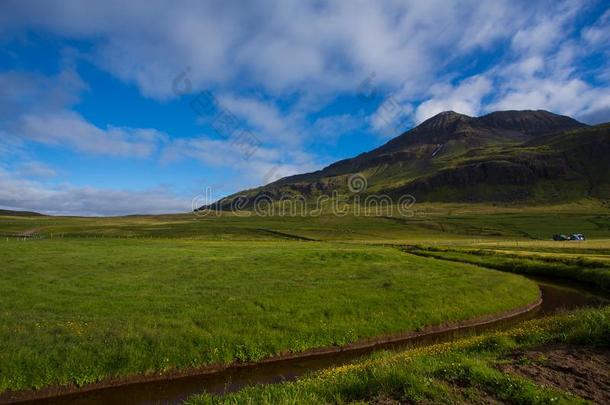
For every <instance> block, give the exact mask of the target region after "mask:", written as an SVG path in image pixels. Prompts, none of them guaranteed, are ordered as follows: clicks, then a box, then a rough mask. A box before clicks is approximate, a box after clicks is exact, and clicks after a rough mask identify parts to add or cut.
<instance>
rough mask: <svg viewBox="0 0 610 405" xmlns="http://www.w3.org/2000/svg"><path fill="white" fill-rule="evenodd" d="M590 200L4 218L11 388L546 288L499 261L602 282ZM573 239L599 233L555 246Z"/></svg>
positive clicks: (208, 358) (1, 384)
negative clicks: (359, 212)
mask: <svg viewBox="0 0 610 405" xmlns="http://www.w3.org/2000/svg"><path fill="white" fill-rule="evenodd" d="M591 204H593V203H584V204H583V205H567V206H557V207H552V208H548V207H547V208H546V209H540V208H536V207H532V208H529V209H524V208H519V207H491V206H466V205H451V206H449V205H422V206H421V207H420V208H418V211H417V212H415V213H414V215H413V216H407V217H397V216H386V217H369V216H352V215H347V216H345V217H336V216H332V215H328V214H324V215H320V216H318V217H306V218H301V217H286V216H274V217H257V216H250V217H247V216H235V215H229V214H223V215H218V216H216V215H210V216H206V217H198V216H195V215H193V214H183V215H160V216H129V217H115V218H82V217H50V216H15V215H10V216H9V215H5V216H0V235H1V238H2V239H0V263H2V267H1V269H0V321H1V322H0V341H2V346H1V347H0V392H3V391H4V392H6V391H18V390H29V389H39V388H43V387H47V386H54V385H65V384H73V385H77V386H81V385H84V384H87V383H92V382H96V381H100V380H104V379H107V378H110V377H124V376H133V375H142V374H152V373H163V372H170V371H174V370H185V369H190V368H198V367H203V366H206V365H214V364H227V363H231V362H234V361H238V362H251V361H257V360H261V359H263V358H267V357H270V356H275V355H279V354H282V353H288V352H293V353H297V352H302V351H305V350H308V349H312V348H317V347H322V346H331V345H343V344H347V343H350V342H355V341H358V340H362V339H367V338H373V337H376V336H382V335H388V334H393V333H399V332H405V331H415V330H421V329H422V328H424V327H426V326H431V325H439V324H446V323H451V322H455V321H459V320H466V319H470V318H473V317H477V316H480V315H484V314H491V313H498V312H502V311H507V310H510V309H514V308H517V307H521V306H523V305H525V304H528V303H531V302H533V301H535V300H536V298H537V297H538V294H539V292H538V289H537V287H536V285H535V283H533V282H531V281H529V280H527V279H525V278H523V277H521V276H519V275H517V274H509V273H506V272H501V271H494V270H492V269H490V268H496V269H498V270H514V268H513V267H514V265H515V264H516V263H517V261H518V260H520V261H521V262H522V263H524V262H526V264H527V265H528V266H529V268H537V269H538V268H545V269H547V270H548V271H550V272H551V273H552V271H560V273H561V274H564V275H565V274H568V273H569V274H580V273H582V274H591V273H595V277H602V278H603V277H606V275H607V273H606V264H605V260H606V259H608V258H610V239H608V238H609V236H610V232H609V229H610V212H609V211H608V210H607V208H605V207H602V206H599V205H595V206H592V205H591ZM569 232H582V233H585V234H586V235H587V236H588V237H589V239H590V240H588V241H586V242H583V243H563V242H562V243H556V242H550V241H549V240H548V239H549V238H550V236H551V235H552V234H553V233H569ZM415 245H417V246H418V249H419V251H418V252H413V251H411V252H409V250H408V249H407V248H405V247H406V246H410V248H411V249H412V248H413V246H415ZM473 252H478V253H476V254H475V253H473ZM481 252H484V253H481ZM414 253H417V254H414ZM423 253H425V254H423ZM452 255H453V256H452ZM519 255H527V257H526V258H524V257H525V256H523V257H520V256H519ZM518 256H519V257H518ZM558 257H561V258H562V259H561V260H559V259H557V258H558ZM439 259H442V260H439ZM447 259H449V260H447ZM517 264H518V263H517ZM481 266H483V267H481ZM524 266H525V265H524ZM484 267H486V268H484ZM508 267H511V268H510V269H509V268H508ZM558 269H559V270H558ZM579 272H580V273H579ZM523 273H527V271H523ZM550 275H554V274H550ZM583 277H584V276H583ZM583 277H580V278H583ZM587 277H589V276H587ZM573 279H579V276H575V277H573ZM265 392H266V391H261V395H267V393H265ZM257 395H258V394H257ZM307 395H309V394H307ZM316 395H317V394H316ZM230 398H242V397H239V395H238V396H236V397H230ZM312 398H313V397H312ZM316 398H317V397H316ZM321 398H326V397H321ZM338 398H339V397H338ZM207 400H208V398H206V399H205V401H207ZM216 400H217V399H213V401H216ZM237 402H240V401H237Z"/></svg>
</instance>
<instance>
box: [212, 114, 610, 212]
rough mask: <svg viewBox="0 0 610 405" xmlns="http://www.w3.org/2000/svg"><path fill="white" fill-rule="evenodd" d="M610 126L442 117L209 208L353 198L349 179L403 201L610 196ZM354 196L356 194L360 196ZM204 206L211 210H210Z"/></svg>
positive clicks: (550, 117) (536, 118)
mask: <svg viewBox="0 0 610 405" xmlns="http://www.w3.org/2000/svg"><path fill="white" fill-rule="evenodd" d="M608 156H610V125H608V124H604V125H598V126H594V127H591V126H588V125H586V124H583V123H581V122H578V121H576V120H575V119H573V118H570V117H566V116H562V115H557V114H553V113H551V112H548V111H542V110H538V111H530V110H528V111H498V112H493V113H490V114H487V115H484V116H481V117H470V116H467V115H464V114H458V113H456V112H454V111H446V112H442V113H440V114H438V115H436V116H434V117H432V118H430V119H428V120H426V121H424V122H422V123H421V124H420V125H418V126H417V127H415V128H413V129H411V130H409V131H407V132H405V133H403V134H401V135H399V136H398V137H396V138H394V139H392V140H390V141H389V142H387V143H386V144H384V145H382V146H380V147H379V148H376V149H374V150H372V151H370V152H366V153H363V154H361V155H358V156H356V157H354V158H350V159H345V160H341V161H338V162H335V163H333V164H331V165H329V166H328V167H325V168H324V169H322V170H319V171H316V172H313V173H306V174H300V175H296V176H290V177H285V178H282V179H280V180H278V181H275V182H273V183H270V184H267V185H265V186H262V187H258V188H255V189H251V190H246V191H243V192H240V193H236V194H234V195H232V196H228V197H226V198H223V199H221V200H219V201H217V202H216V203H214V204H212V205H210V206H208V207H206V208H216V209H217V208H222V209H227V208H229V207H230V206H231V204H233V203H234V202H235V201H236V200H235V199H236V197H237V196H241V197H243V198H242V201H241V203H240V205H242V206H248V205H249V204H252V202H253V201H254V199H255V198H257V197H261V196H265V197H266V198H269V199H271V200H279V199H281V198H292V197H303V198H305V199H306V200H312V199H313V198H316V197H318V196H321V195H331V194H332V193H333V192H337V193H341V194H345V193H348V194H349V193H350V192H352V191H353V190H349V188H348V181H349V179H350V178H351V177H352V176H353V175H355V174H358V175H360V176H363V177H364V178H365V179H366V182H367V185H366V189H365V190H362V191H361V192H360V194H361V195H362V196H367V195H372V194H385V195H388V196H390V197H391V198H392V199H393V200H395V201H396V199H398V198H399V197H400V196H401V195H405V194H411V195H413V196H414V197H415V198H416V199H417V201H440V202H533V203H551V202H561V201H565V200H577V199H580V198H583V197H593V198H602V199H606V198H609V197H610V163H609V162H608V158H607V157H608ZM352 194H353V193H352ZM202 208H203V207H202Z"/></svg>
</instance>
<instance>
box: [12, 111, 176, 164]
mask: <svg viewBox="0 0 610 405" xmlns="http://www.w3.org/2000/svg"><path fill="white" fill-rule="evenodd" d="M19 130H20V133H21V134H23V136H25V137H27V138H29V139H31V140H34V141H37V142H41V143H45V144H49V145H57V146H62V147H66V146H67V147H71V148H73V149H75V150H77V151H81V152H86V153H91V154H99V155H109V156H119V157H147V156H150V155H151V154H152V153H153V152H154V151H155V150H156V149H157V147H158V144H159V143H160V142H163V141H165V140H166V139H167V136H166V135H165V134H163V133H161V132H159V131H157V130H154V129H142V128H122V127H111V126H109V127H107V128H105V129H103V128H99V127H97V126H95V125H93V124H91V123H89V122H88V121H86V120H85V119H83V118H82V117H81V116H80V115H78V114H76V113H74V112H70V111H65V112H61V113H55V114H39V115H31V114H28V115H25V116H23V117H22V119H21V125H20V126H19Z"/></svg>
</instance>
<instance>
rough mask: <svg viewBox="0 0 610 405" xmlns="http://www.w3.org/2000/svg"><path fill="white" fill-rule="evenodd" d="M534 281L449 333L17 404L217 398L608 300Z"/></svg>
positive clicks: (93, 404)
mask: <svg viewBox="0 0 610 405" xmlns="http://www.w3.org/2000/svg"><path fill="white" fill-rule="evenodd" d="M534 281H536V282H537V283H538V285H539V287H540V291H541V297H542V302H541V304H540V305H538V306H536V307H534V308H533V309H531V310H528V311H526V312H524V313H520V314H518V315H515V316H511V317H509V318H505V319H501V320H497V321H488V322H485V323H484V324H478V325H473V326H465V327H459V328H457V329H453V330H445V331H436V332H435V331H433V332H429V333H425V334H423V335H420V336H412V337H407V338H404V339H402V340H398V341H392V342H385V343H378V344H375V345H373V346H370V347H365V348H349V349H346V350H343V351H340V352H332V353H324V354H316V355H308V356H306V357H302V358H291V359H283V360H275V361H270V362H263V363H259V364H252V365H242V366H238V367H230V368H227V369H224V370H220V371H216V372H213V373H207V374H201V375H194V376H187V377H177V378H172V379H166V380H160V381H152V382H141V383H130V384H126V385H120V386H115V387H109V388H97V389H93V390H89V391H83V392H79V393H73V394H66V395H61V396H55V397H51V398H44V399H38V400H30V401H24V402H21V403H31V404H33V403H36V404H48V405H51V404H52V405H68V404H70V405H74V404H82V405H106V404H139V405H152V404H177V403H181V402H182V401H184V400H185V399H186V398H188V397H190V396H192V395H195V394H200V393H203V392H209V393H216V394H221V393H227V392H231V391H237V390H239V389H242V388H244V387H247V386H249V385H254V384H273V383H279V382H282V381H290V380H294V379H296V378H298V377H299V376H302V375H304V374H306V373H310V372H313V371H316V370H321V369H324V368H328V367H335V366H340V365H343V364H346V363H350V362H353V361H355V360H358V359H359V358H361V357H363V356H366V355H368V354H370V353H372V352H375V351H379V350H404V349H407V348H410V347H417V346H423V345H430V344H434V343H439V342H447V341H451V340H455V339H458V338H462V337H466V336H472V335H474V334H479V333H481V332H484V331H490V330H500V329H506V328H509V327H511V326H515V325H517V324H519V323H521V322H524V321H526V320H529V319H533V318H541V317H545V316H549V315H552V314H555V313H557V312H559V311H563V310H570V309H577V308H583V307H590V306H598V305H602V304H604V303H607V302H608V300H607V298H604V297H601V296H600V295H598V294H596V293H593V292H591V291H589V290H588V289H585V288H583V287H573V286H572V287H567V286H566V285H565V284H560V283H557V282H552V281H548V280H542V279H537V278H536V279H534Z"/></svg>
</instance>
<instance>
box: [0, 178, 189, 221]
mask: <svg viewBox="0 0 610 405" xmlns="http://www.w3.org/2000/svg"><path fill="white" fill-rule="evenodd" d="M0 207H2V208H4V209H17V210H31V211H37V212H41V213H46V214H53V215H125V214H141V213H149V214H161V213H168V212H188V211H190V210H191V209H192V208H191V199H190V198H188V197H184V198H181V197H178V196H176V195H174V194H173V193H171V192H170V191H169V190H167V189H164V188H158V189H149V190H143V191H133V190H108V189H100V188H95V187H76V186H72V185H70V184H63V185H45V184H43V183H40V182H37V181H32V180H27V179H23V178H19V177H14V176H11V175H9V174H8V173H7V172H5V171H3V170H0Z"/></svg>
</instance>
